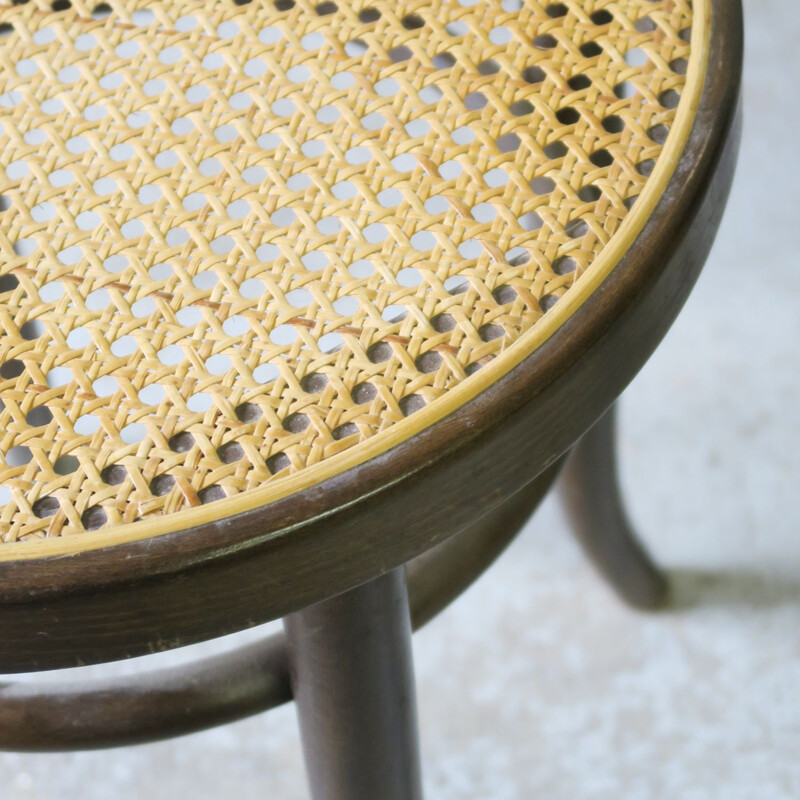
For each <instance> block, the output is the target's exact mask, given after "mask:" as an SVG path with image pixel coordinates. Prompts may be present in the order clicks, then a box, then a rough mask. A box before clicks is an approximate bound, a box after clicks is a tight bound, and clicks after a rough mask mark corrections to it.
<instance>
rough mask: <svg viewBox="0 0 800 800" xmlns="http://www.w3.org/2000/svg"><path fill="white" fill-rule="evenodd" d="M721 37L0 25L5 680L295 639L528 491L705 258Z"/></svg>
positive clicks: (109, 18)
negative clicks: (300, 628)
mask: <svg viewBox="0 0 800 800" xmlns="http://www.w3.org/2000/svg"><path fill="white" fill-rule="evenodd" d="M738 15H739V10H738V6H737V5H736V4H735V3H733V2H730V3H726V2H722V1H721V0H719V1H717V0H694V2H691V1H690V0H655V1H653V0H597V1H596V2H595V0H566V2H564V3H549V2H546V1H545V0H486V2H472V0H470V2H467V0H462V2H457V0H424V1H421V2H407V3H405V4H402V3H401V4H399V5H398V4H397V3H389V2H386V0H333V2H331V1H326V2H319V3H314V2H311V0H275V1H274V2H273V0H252V2H248V1H247V0H222V1H221V2H219V1H217V2H208V1H207V0H147V2H144V0H142V2H134V1H133V0H111V2H108V3H106V2H103V3H100V4H95V3H92V2H84V0H54V2H52V3H50V2H47V1H46V0H27V2H21V3H14V4H12V5H5V6H2V7H0V58H2V66H1V67H0V209H2V210H1V211H0V326H1V328H0V331H1V333H0V400H1V401H2V410H1V411H0V428H2V432H3V433H2V440H1V441H0V671H15V670H34V669H43V668H51V667H60V666H70V665H74V664H76V663H89V662H93V661H103V660H111V659H115V658H121V657H125V656H131V655H140V654H142V653H146V652H149V651H152V650H156V649H166V648H169V647H175V646H179V645H182V644H187V643H190V642H193V641H198V640H201V639H205V638H209V637H211V636H215V635H220V634H223V633H227V632H231V631H234V630H238V629H241V628H243V627H247V626H251V625H255V624H258V623H261V622H264V621H267V620H269V619H274V618H277V617H280V616H284V615H287V614H290V613H292V612H297V611H299V610H301V609H303V608H305V607H306V606H308V605H310V604H312V603H318V602H320V601H323V600H325V599H326V598H328V597H331V596H333V595H336V594H338V593H341V592H344V591H346V590H349V589H352V588H353V587H356V586H358V585H359V584H362V583H364V582H365V581H369V580H371V579H374V578H377V577H378V576H380V575H382V574H384V573H386V572H388V571H390V570H392V569H394V568H396V567H399V566H401V565H403V564H405V563H407V562H409V561H410V560H411V559H414V558H417V557H420V558H421V557H423V554H424V553H425V552H426V551H429V550H430V549H431V548H434V547H435V546H437V545H441V546H444V544H445V543H446V542H447V540H448V539H449V538H450V537H451V536H452V535H454V534H456V533H458V532H459V531H462V530H463V529H465V528H468V527H469V526H470V525H471V524H473V523H475V521H476V520H479V519H481V518H482V517H485V516H486V515H489V514H491V513H494V512H496V511H497V509H500V508H501V507H502V505H503V503H504V501H506V500H507V499H508V498H510V497H512V496H514V495H515V494H516V493H517V492H519V491H520V490H521V489H523V488H524V487H525V486H526V485H528V484H529V483H530V482H531V481H532V480H533V479H535V478H536V477H537V476H539V475H541V474H542V473H543V472H544V471H545V470H547V469H548V468H551V467H552V465H554V464H555V463H556V462H557V460H558V459H559V457H560V456H561V455H562V453H564V452H565V451H566V450H567V449H568V448H569V447H570V446H572V445H573V444H574V443H575V442H576V441H577V440H578V439H579V438H580V437H581V435H582V434H584V433H585V432H586V431H587V430H588V429H589V428H590V427H591V425H592V423H593V422H594V421H595V420H597V419H598V418H599V417H600V416H601V415H602V413H603V412H604V410H605V409H606V408H607V407H608V406H609V405H610V404H611V403H612V402H613V401H614V399H615V398H616V397H617V395H618V394H619V393H620V392H621V390H622V388H623V387H624V385H625V384H626V383H627V382H628V381H629V380H630V378H631V377H632V376H633V374H635V372H636V370H638V369H639V367H641V365H642V364H643V363H644V361H645V360H646V358H647V357H648V355H649V354H650V352H651V351H652V350H653V348H654V347H655V345H656V343H657V342H658V340H659V339H660V337H661V336H662V335H663V333H664V331H665V330H666V329H667V327H668V325H669V324H670V322H671V321H672V319H673V318H674V316H675V314H676V313H677V311H678V309H679V307H680V305H681V303H682V302H683V300H684V299H685V297H686V294H687V293H688V291H689V288H690V287H691V283H692V281H693V279H694V277H695V276H696V274H697V272H698V271H699V268H700V266H701V265H702V262H703V260H704V258H705V255H706V253H707V250H708V247H709V246H710V243H711V239H712V238H713V234H714V231H715V229H716V225H717V223H718V220H719V216H720V214H721V210H722V205H723V201H724V197H725V195H726V192H727V189H728V186H729V183H730V176H731V171H732V163H733V153H734V150H735V135H734V134H735V130H736V127H735V124H734V111H735V107H736V99H737V93H738V64H739V59H740V51H739V38H738V37H739V30H738V27H739V16H738Z"/></svg>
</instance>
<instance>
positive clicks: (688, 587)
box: [666, 569, 800, 611]
mask: <svg viewBox="0 0 800 800" xmlns="http://www.w3.org/2000/svg"><path fill="white" fill-rule="evenodd" d="M669 584H670V594H669V600H668V604H667V607H666V610H667V611H685V610H687V609H690V608H709V607H718V608H722V607H731V606H733V607H735V606H740V607H746V608H777V607H779V606H785V605H797V604H800V575H798V576H797V577H794V576H790V575H780V574H775V573H770V572H768V571H766V570H762V571H757V570H747V569H745V570H734V569H732V570H730V571H722V570H720V571H714V570H703V569H677V570H672V571H670V572H669Z"/></svg>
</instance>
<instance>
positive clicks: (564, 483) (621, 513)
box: [559, 406, 667, 609]
mask: <svg viewBox="0 0 800 800" xmlns="http://www.w3.org/2000/svg"><path fill="white" fill-rule="evenodd" d="M615 429H616V421H615V406H612V407H611V408H610V409H609V410H608V411H607V412H606V413H605V415H604V416H603V417H601V418H600V419H599V420H598V421H597V423H595V426H594V427H593V428H592V429H591V430H590V431H589V432H588V433H587V434H586V435H585V436H584V437H583V438H582V439H581V440H580V441H579V442H578V443H577V444H576V445H575V447H573V448H572V452H571V454H570V456H569V458H568V460H567V463H566V465H565V467H564V470H563V471H562V473H561V480H560V487H559V488H560V490H561V496H562V499H563V500H564V504H565V506H566V510H567V514H568V516H569V518H570V522H571V523H572V527H573V530H574V532H575V535H576V537H577V539H578V541H579V542H580V544H581V546H582V547H583V549H584V551H585V552H586V553H587V555H588V556H589V558H590V559H591V560H592V561H593V562H594V564H595V566H596V567H597V569H598V570H599V571H600V572H601V573H602V575H604V576H605V578H606V579H607V580H608V581H609V583H611V585H612V587H613V588H614V590H615V591H616V593H617V594H618V595H619V596H620V597H621V598H622V599H623V600H625V601H626V602H627V603H629V604H630V605H632V606H635V607H636V608H642V609H651V608H656V607H658V606H660V605H662V604H663V603H664V601H665V599H666V593H667V581H666V578H665V576H664V574H663V573H662V572H661V571H660V570H659V569H658V568H657V567H656V566H655V565H654V564H653V562H652V561H651V559H650V557H649V556H648V554H647V553H646V552H645V550H644V548H643V547H642V545H641V544H639V542H638V541H637V539H636V536H635V534H634V532H633V530H632V529H631V526H630V523H629V522H628V518H627V516H626V514H625V509H624V508H623V505H622V497H621V495H620V488H619V481H618V477H617V463H616V453H615V439H614V436H615Z"/></svg>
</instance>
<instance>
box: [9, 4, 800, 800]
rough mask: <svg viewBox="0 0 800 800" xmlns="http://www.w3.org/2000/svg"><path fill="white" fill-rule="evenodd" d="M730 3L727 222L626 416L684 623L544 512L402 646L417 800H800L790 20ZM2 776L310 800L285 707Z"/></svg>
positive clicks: (157, 791)
mask: <svg viewBox="0 0 800 800" xmlns="http://www.w3.org/2000/svg"><path fill="white" fill-rule="evenodd" d="M745 5H746V10H747V39H748V41H747V54H746V79H745V113H746V117H745V133H744V142H743V147H742V153H741V160H740V163H739V171H738V174H737V177H736V183H735V186H734V190H733V195H732V197H731V201H730V205H729V208H728V211H727V215H726V218H725V222H724V223H723V226H722V230H721V231H720V235H719V238H718V241H717V244H716V246H715V248H714V251H713V254H712V256H711V259H710V261H709V263H708V267H707V269H706V271H705V273H704V275H703V277H702V278H701V280H700V283H699V285H698V287H697V289H696V291H695V292H694V294H693V296H692V298H691V299H690V301H689V303H688V305H687V307H686V309H685V312H684V313H683V315H682V316H681V318H680V320H679V321H678V322H677V323H676V325H675V326H674V328H673V330H672V331H671V333H670V334H669V336H668V338H667V340H666V341H665V342H664V344H663V346H662V347H661V348H660V349H659V351H658V353H657V354H656V355H655V356H654V357H653V359H652V360H651V361H650V362H649V363H648V365H647V366H646V367H645V369H644V370H643V371H642V373H641V375H640V376H639V377H638V378H637V379H636V381H635V382H634V384H633V385H632V386H631V387H630V389H629V391H628V392H627V393H626V394H625V396H624V399H623V402H622V425H621V432H622V442H621V450H622V457H623V478H624V484H625V489H626V491H627V493H628V495H629V497H630V505H631V513H632V516H633V518H634V519H635V521H636V523H637V525H638V527H639V529H640V530H641V532H642V537H643V538H644V539H645V540H646V541H647V543H648V545H649V546H650V547H651V549H652V551H653V553H654V554H655V556H656V557H657V559H658V561H659V562H660V563H662V564H664V565H666V566H667V567H668V568H669V569H670V570H672V571H673V573H674V585H675V598H676V602H675V606H674V608H673V609H672V610H670V611H667V612H664V613H660V614H657V615H651V616H645V615H640V614H637V613H634V612H632V611H629V610H627V609H625V608H623V607H622V606H621V605H620V604H619V603H618V602H617V601H616V600H615V599H614V598H613V597H611V596H610V594H609V592H608V590H607V589H606V588H605V586H603V585H602V584H601V583H600V581H599V580H598V579H597V578H596V577H595V576H594V574H593V573H592V571H591V569H590V568H589V566H588V565H587V563H586V562H585V561H584V559H583V558H582V557H581V555H580V554H579V553H578V551H577V549H576V547H575V545H574V544H573V543H572V541H571V540H570V539H569V536H568V533H567V529H566V525H565V522H564V519H563V518H562V516H561V512H560V509H559V508H558V507H557V505H556V504H554V503H553V502H551V501H548V503H546V504H545V506H544V507H543V508H542V509H541V510H540V512H539V513H538V515H537V516H536V518H535V519H534V520H533V521H532V522H531V524H530V525H529V528H528V530H527V531H526V532H525V533H524V534H523V535H522V536H521V537H520V538H519V539H518V540H517V542H516V543H515V544H514V545H513V546H512V547H511V549H510V550H509V552H508V553H506V554H505V556H504V557H503V558H502V559H501V560H500V562H499V563H498V564H497V565H496V566H495V567H494V568H493V569H492V570H491V571H490V572H489V574H488V575H486V576H485V577H484V578H483V579H482V580H481V581H480V582H479V583H478V584H476V586H475V587H474V588H473V589H472V590H471V591H470V592H468V593H467V594H466V595H465V596H464V597H463V598H461V600H459V602H457V603H456V604H455V605H454V606H453V607H452V608H451V609H449V610H448V611H447V612H446V613H445V614H444V615H443V616H441V617H440V618H439V619H437V620H436V621H435V622H433V623H432V624H431V625H430V626H429V627H428V628H426V629H425V630H423V631H422V632H421V633H420V634H419V635H418V636H417V637H416V638H415V648H416V657H417V676H418V685H419V694H420V706H421V717H422V729H423V751H424V752H423V755H424V762H425V764H424V766H425V782H426V786H427V796H428V797H429V798H431V799H432V800H474V798H491V800H529V798H532V797H542V798H571V799H575V800H589V799H590V798H603V799H604V800H605V799H606V798H613V797H622V798H625V800H638V798H642V800H658V799H659V798H681V800H704V799H705V798H720V797H724V798H726V800H760V799H761V798H764V800H782V798H787V799H788V798H796V797H798V796H800V760H798V758H797V753H798V751H800V633H799V631H800V537H798V535H797V523H798V521H799V520H800V514H799V513H798V502H797V491H798V490H797V487H798V485H799V484H800V411H798V409H800V352H798V342H800V313H799V312H798V305H800V269H799V267H800V262H798V259H797V255H796V252H797V249H796V239H795V237H794V233H795V232H796V230H797V226H798V218H797V209H798V204H797V200H796V197H797V189H798V179H800V167H798V161H797V155H796V153H797V149H796V144H795V142H796V132H797V131H798V130H800V112H799V111H798V108H799V106H798V102H797V91H796V87H797V84H798V79H800V57H798V50H797V42H798V40H800V15H798V14H797V9H796V3H795V2H794V0H746V2H745ZM248 637H249V638H252V634H248ZM248 637H242V636H239V637H232V638H234V639H236V638H238V639H242V638H248ZM231 644H232V642H230V641H225V642H216V643H212V644H211V645H204V646H201V647H197V648H189V649H187V650H186V651H181V652H178V653H172V654H166V655H163V656H156V657H154V658H153V659H149V660H147V661H145V663H144V664H142V663H141V661H140V662H131V663H128V664H124V665H112V666H111V667H103V668H97V669H95V670H94V672H95V673H103V674H106V673H109V672H114V671H116V672H120V671H126V672H130V671H136V670H140V669H149V668H151V667H153V666H159V665H160V664H164V663H176V662H180V661H183V660H188V659H190V658H193V657H196V656H197V655H198V653H206V652H209V651H216V650H219V649H222V648H224V647H227V646H230V645H231ZM91 673H92V670H89V671H88V673H81V674H82V675H86V674H91ZM58 677H61V676H58ZM0 775H1V776H2V777H0V797H1V798H3V800H33V799H34V798H36V800H62V799H63V800H67V798H70V799H71V798H75V797H80V798H81V800H101V799H102V800H107V798H109V797H114V798H115V799H116V800H140V799H141V798H143V797H147V798H148V800H174V799H175V798H181V797H189V796H190V797H192V798H193V800H211V799H212V798H236V799H237V800H251V798H252V799H253V800H255V798H259V800H261V799H262V798H265V797H270V798H276V799H277V798H280V800H300V799H301V798H305V797H306V796H307V795H306V791H305V786H304V778H303V773H302V764H301V760H300V754H299V744H298V737H297V731H296V725H295V720H294V716H293V709H292V708H291V707H287V708H284V709H279V710H277V711H275V712H273V713H271V714H268V715H265V716H262V717H259V718H255V719H251V720H247V721H244V722H241V723H237V724H235V725H231V726H228V727H225V728H220V729H217V730H214V731H210V732H207V733H203V734H198V735H195V736H190V737H187V738H184V739H179V740H175V741H172V742H168V743H164V744H158V745H148V746H143V747H136V748H130V749H127V750H112V751H107V752H103V753H82V754H76V755H53V756H32V755H17V754H2V755H0ZM376 800H380V798H376Z"/></svg>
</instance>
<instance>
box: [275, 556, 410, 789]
mask: <svg viewBox="0 0 800 800" xmlns="http://www.w3.org/2000/svg"><path fill="white" fill-rule="evenodd" d="M284 627H285V629H286V634H287V639H288V644H289V659H290V670H291V676H292V686H293V689H294V695H295V701H296V703H297V713H298V717H299V722H300V733H301V736H302V739H303V750H304V754H305V760H306V770H307V772H308V777H309V783H310V786H311V796H312V798H313V800H421V798H422V788H421V778H420V773H421V771H420V761H419V743H418V737H417V713H416V697H415V692H414V670H413V663H412V655H411V620H410V616H409V607H408V595H407V592H406V584H405V575H404V570H403V569H402V568H400V569H395V570H393V571H392V572H390V573H388V574H386V575H383V576H382V577H380V578H376V579H375V580H372V581H370V582H369V583H366V584H364V585H363V586H359V587H358V588H356V589H352V590H351V591H349V592H345V593H344V594H342V595H339V596H338V597H334V598H332V599H330V600H326V601H324V602H322V603H318V604H317V605H314V606H310V607H309V608H306V609H304V610H303V611H298V612H296V613H295V614H291V615H290V616H288V617H286V619H285V620H284Z"/></svg>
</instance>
